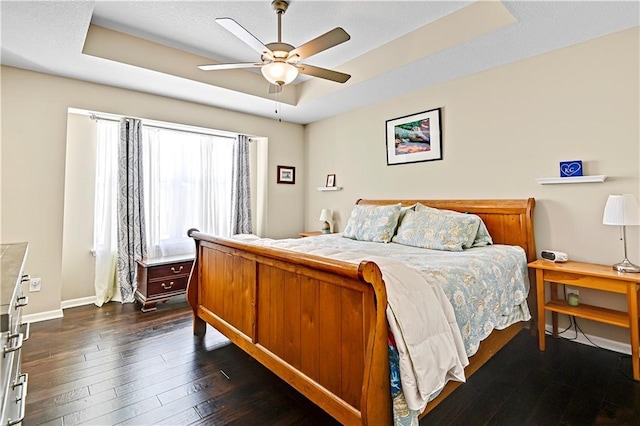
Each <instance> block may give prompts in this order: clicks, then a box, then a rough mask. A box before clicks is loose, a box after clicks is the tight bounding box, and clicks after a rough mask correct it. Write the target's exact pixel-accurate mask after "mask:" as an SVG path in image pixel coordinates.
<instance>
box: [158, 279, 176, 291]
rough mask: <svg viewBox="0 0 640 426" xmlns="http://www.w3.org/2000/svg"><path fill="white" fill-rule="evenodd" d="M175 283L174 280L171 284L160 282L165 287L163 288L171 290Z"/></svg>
mask: <svg viewBox="0 0 640 426" xmlns="http://www.w3.org/2000/svg"><path fill="white" fill-rule="evenodd" d="M173 284H174V282H173V281H171V282H170V283H169V285H166V284H165V283H162V284H160V285H161V286H162V288H163V289H165V290H170V289H171V287H173Z"/></svg>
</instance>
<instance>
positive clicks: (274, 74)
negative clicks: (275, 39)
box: [260, 62, 298, 86]
mask: <svg viewBox="0 0 640 426" xmlns="http://www.w3.org/2000/svg"><path fill="white" fill-rule="evenodd" d="M260 71H262V75H263V76H264V78H266V79H267V80H269V83H271V84H277V85H279V86H283V85H285V84H289V83H291V82H292V81H293V80H295V79H296V77H297V76H298V68H296V67H294V66H293V65H291V64H288V63H286V62H271V63H270V64H266V65H263V66H262V68H261V69H260Z"/></svg>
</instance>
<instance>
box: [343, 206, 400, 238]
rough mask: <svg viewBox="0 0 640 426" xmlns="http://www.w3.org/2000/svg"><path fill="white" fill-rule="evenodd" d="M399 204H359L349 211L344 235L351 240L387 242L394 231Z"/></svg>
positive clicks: (398, 215) (398, 214) (398, 213)
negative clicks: (349, 214)
mask: <svg viewBox="0 0 640 426" xmlns="http://www.w3.org/2000/svg"><path fill="white" fill-rule="evenodd" d="M401 206H402V205H401V204H400V203H398V204H392V205H388V206H368V205H365V206H360V205H357V206H355V207H354V208H353V210H352V211H351V216H350V217H349V221H348V222H347V226H346V227H345V228H344V234H343V235H344V236H345V237H347V238H351V239H353V240H359V241H372V242H376V243H388V242H390V241H391V238H392V237H393V235H394V234H395V232H396V228H397V226H398V218H399V217H400V208H401Z"/></svg>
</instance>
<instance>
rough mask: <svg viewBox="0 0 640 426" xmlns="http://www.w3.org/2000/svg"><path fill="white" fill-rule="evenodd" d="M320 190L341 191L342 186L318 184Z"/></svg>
mask: <svg viewBox="0 0 640 426" xmlns="http://www.w3.org/2000/svg"><path fill="white" fill-rule="evenodd" d="M317 189H318V191H341V190H342V187H341V186H318V187H317Z"/></svg>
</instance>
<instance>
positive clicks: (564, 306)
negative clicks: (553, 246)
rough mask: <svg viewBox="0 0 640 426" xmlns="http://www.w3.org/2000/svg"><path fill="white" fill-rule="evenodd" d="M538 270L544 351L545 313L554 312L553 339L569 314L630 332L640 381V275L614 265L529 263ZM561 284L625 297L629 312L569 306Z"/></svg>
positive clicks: (632, 359)
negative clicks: (562, 316)
mask: <svg viewBox="0 0 640 426" xmlns="http://www.w3.org/2000/svg"><path fill="white" fill-rule="evenodd" d="M529 267H530V268H533V269H535V270H536V290H537V296H538V339H539V340H538V343H539V348H540V350H541V351H544V350H545V321H544V318H545V311H550V312H551V317H552V326H553V337H558V314H559V313H560V314H566V315H570V316H575V317H579V318H585V319H589V320H592V321H598V322H603V323H606V324H611V325H616V326H618V327H625V328H628V329H629V333H630V335H631V363H632V366H633V378H634V380H640V359H639V358H638V349H639V348H638V346H639V345H640V337H639V336H638V285H639V284H640V274H634V273H624V272H617V271H615V270H614V269H613V268H612V267H611V266H607V265H594V264H591V263H582V262H571V261H570V262H564V263H552V262H548V261H546V260H536V261H534V262H531V263H529ZM545 281H548V282H549V288H550V297H549V301H546V300H547V299H546V296H545V285H544V283H545ZM558 284H563V285H565V286H569V287H575V288H589V289H592V290H598V291H608V292H610V293H618V294H624V295H625V296H626V298H627V311H626V312H623V311H617V310H614V309H607V308H601V307H598V306H592V305H585V304H583V303H580V304H579V305H578V306H569V304H568V303H567V301H566V300H564V298H561V297H560V294H559V292H558Z"/></svg>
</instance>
